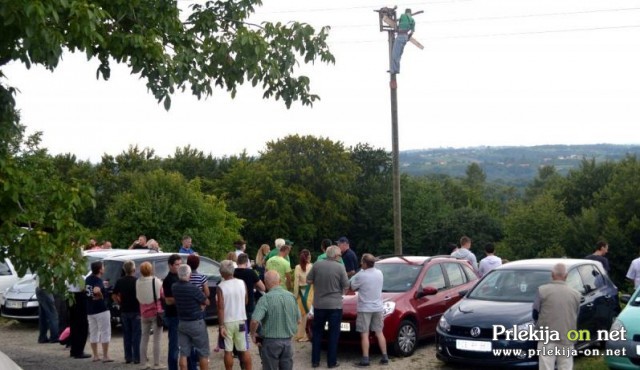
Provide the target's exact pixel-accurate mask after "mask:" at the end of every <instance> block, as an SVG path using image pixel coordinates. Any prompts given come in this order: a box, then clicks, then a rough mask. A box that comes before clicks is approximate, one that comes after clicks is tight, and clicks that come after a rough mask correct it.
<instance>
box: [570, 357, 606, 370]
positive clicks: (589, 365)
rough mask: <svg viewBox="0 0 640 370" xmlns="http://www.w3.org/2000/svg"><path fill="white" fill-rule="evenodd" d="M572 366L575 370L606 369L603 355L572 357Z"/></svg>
mask: <svg viewBox="0 0 640 370" xmlns="http://www.w3.org/2000/svg"><path fill="white" fill-rule="evenodd" d="M573 368H574V369H576V370H608V367H607V364H606V363H605V362H604V356H592V357H585V356H582V357H577V358H575V359H574V363H573Z"/></svg>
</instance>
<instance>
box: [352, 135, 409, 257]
mask: <svg viewBox="0 0 640 370" xmlns="http://www.w3.org/2000/svg"><path fill="white" fill-rule="evenodd" d="M351 160H352V161H353V162H354V163H355V164H356V165H357V166H358V167H359V168H360V171H359V173H358V176H357V177H356V180H355V186H354V194H355V196H356V197H357V199H358V201H357V203H356V205H355V209H354V212H353V217H352V225H351V228H350V229H349V231H348V232H347V233H346V234H347V235H349V239H351V240H352V242H353V243H354V247H356V246H357V250H358V252H359V253H364V252H371V253H374V254H376V255H379V254H386V253H390V252H393V212H392V210H393V198H392V195H393V193H392V182H391V153H390V152H387V151H385V150H384V149H381V148H378V149H375V148H373V147H371V146H370V145H368V144H362V143H360V144H357V145H356V146H355V147H354V148H353V149H352V150H351ZM402 189H403V191H404V190H405V189H404V187H403V188H402Z"/></svg>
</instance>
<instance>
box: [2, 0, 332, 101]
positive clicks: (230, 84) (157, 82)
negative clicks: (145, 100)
mask: <svg viewBox="0 0 640 370" xmlns="http://www.w3.org/2000/svg"><path fill="white" fill-rule="evenodd" d="M259 5H261V1H260V0H242V1H229V0H216V1H205V2H204V3H194V4H191V5H190V6H189V9H188V11H187V12H186V13H187V15H186V17H184V16H183V15H182V14H181V11H180V9H179V7H178V2H177V1H176V0H162V1H157V2H153V3H149V2H143V1H128V0H58V1H47V2H41V1H31V0H12V1H1V2H0V19H2V20H3V22H2V24H1V25H0V34H2V35H3V36H2V38H1V39H0V67H1V66H2V65H4V64H6V63H8V62H10V61H13V60H18V61H20V62H22V63H24V64H25V65H26V66H27V68H29V67H31V65H32V64H41V65H43V66H44V67H46V68H48V69H51V70H54V69H55V68H56V67H57V65H58V63H59V61H60V59H61V58H62V55H63V53H64V52H65V50H69V51H71V52H76V51H78V52H83V53H85V54H86V55H87V58H88V59H92V58H96V59H97V60H98V61H99V62H100V65H99V67H98V70H97V73H96V75H97V76H98V77H102V78H104V79H105V80H107V79H109V77H110V75H111V63H112V62H113V61H115V62H117V63H124V64H126V65H127V66H128V67H129V68H130V69H131V72H132V73H133V74H137V75H139V76H140V77H141V78H143V79H144V80H146V81H147V87H148V89H149V90H150V91H151V92H152V93H153V95H154V96H155V97H156V99H158V101H159V102H163V103H164V106H165V108H167V109H168V108H169V107H170V106H171V98H170V96H171V95H172V94H173V93H174V92H175V91H176V90H182V91H184V90H185V89H190V90H191V92H192V93H193V94H194V95H195V96H197V97H198V98H201V97H203V96H209V95H211V94H212V92H213V88H214V86H219V87H221V88H224V89H227V90H228V91H229V92H230V93H231V95H232V96H235V94H236V92H237V88H238V86H239V85H241V84H243V83H245V82H250V83H251V84H252V85H253V86H257V85H258V84H260V85H261V87H262V89H263V91H264V94H263V95H264V97H265V98H271V97H273V98H275V99H282V100H283V101H284V103H285V104H286V105H287V107H289V106H290V105H291V104H292V102H293V101H297V100H299V101H300V102H301V103H302V104H305V105H308V104H312V103H313V102H314V101H315V100H317V99H318V96H317V95H315V94H312V93H310V88H309V82H310V81H309V78H308V77H306V76H303V75H297V74H296V69H297V67H298V62H299V61H303V62H304V63H309V62H313V61H315V60H316V59H320V61H322V62H327V63H331V62H334V57H333V55H332V54H331V53H330V51H329V49H328V47H327V43H326V40H327V37H328V27H324V28H321V29H320V30H319V31H318V32H316V30H315V29H314V28H313V27H311V26H310V25H307V24H303V23H299V22H291V23H288V24H282V23H275V24H274V23H269V22H265V23H263V24H262V25H254V24H251V23H248V22H247V18H248V17H249V16H250V15H251V14H253V13H254V12H255V7H256V6H259Z"/></svg>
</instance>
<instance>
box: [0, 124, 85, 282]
mask: <svg viewBox="0 0 640 370" xmlns="http://www.w3.org/2000/svg"><path fill="white" fill-rule="evenodd" d="M21 134H22V128H21V129H20V130H19V131H18V137H15V138H11V140H10V142H13V143H17V144H18V145H17V146H13V145H8V146H7V145H4V146H3V147H2V148H3V149H4V150H6V151H10V152H11V153H12V154H13V155H11V156H5V157H4V158H2V157H0V189H2V191H0V246H2V248H0V253H3V256H6V257H8V258H9V259H11V260H12V261H13V263H14V265H15V266H16V269H17V270H18V274H19V275H23V274H25V273H26V272H27V270H31V271H34V272H36V271H37V273H38V275H39V277H40V282H41V284H42V285H43V286H48V287H49V288H51V289H53V290H55V291H56V292H58V293H63V292H65V291H66V286H65V284H64V282H65V279H61V277H65V278H68V280H67V281H70V282H71V281H73V282H77V280H78V279H79V278H81V277H82V273H83V269H84V264H79V263H75V264H74V261H76V262H78V261H79V259H80V257H81V255H80V253H79V249H78V247H79V246H80V244H81V243H82V242H83V240H84V239H85V238H86V232H85V229H84V227H83V226H82V225H81V224H80V223H79V222H78V221H76V220H77V217H78V215H79V213H80V212H82V210H83V209H85V208H86V207H88V206H90V205H91V204H92V194H93V191H92V189H91V188H90V187H89V186H88V185H86V184H83V183H81V182H79V181H75V180H73V179H65V181H62V180H61V179H60V177H59V176H58V171H57V169H56V166H55V165H54V161H53V159H52V158H51V157H50V156H49V155H48V153H47V151H46V150H45V149H41V148H40V147H39V143H40V134H39V133H38V134H35V135H33V136H31V137H29V138H27V140H24V141H21V140H20V139H19V138H21ZM5 144H6V142H5ZM3 149H0V150H3ZM5 153H6V152H5ZM61 256H64V257H68V258H64V259H63V260H64V261H65V263H60V261H61Z"/></svg>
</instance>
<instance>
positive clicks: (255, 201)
mask: <svg viewBox="0 0 640 370" xmlns="http://www.w3.org/2000/svg"><path fill="white" fill-rule="evenodd" d="M358 171H359V168H358V167H357V166H356V165H355V164H354V163H353V161H352V160H351V157H350V154H349V152H348V150H346V149H345V148H344V146H343V145H342V144H341V143H335V142H332V141H331V140H329V139H324V138H316V137H313V136H298V135H292V136H287V137H285V138H284V139H281V140H278V141H272V142H269V143H267V150H266V151H265V152H264V153H262V154H261V156H260V157H259V158H258V159H257V160H255V161H254V162H249V161H245V162H243V163H239V164H238V165H237V166H236V167H235V168H233V169H232V170H231V171H230V172H229V173H228V174H226V175H225V176H224V178H223V179H222V181H221V182H220V189H219V190H220V191H221V192H222V193H221V194H220V195H221V196H222V197H223V199H225V200H228V201H229V204H230V208H231V209H232V210H233V211H235V212H237V213H238V215H239V216H240V217H242V218H245V219H247V224H246V227H245V229H244V231H243V233H244V235H245V236H246V237H247V238H250V237H251V238H253V239H251V240H252V241H253V242H262V241H267V240H271V239H273V238H275V237H283V238H287V239H290V240H293V241H294V242H295V243H296V245H304V246H306V247H310V246H313V245H318V244H319V243H320V239H321V238H326V237H331V236H333V237H335V236H336V235H342V234H345V233H346V232H347V231H348V230H349V227H350V224H351V220H352V212H353V209H354V206H355V204H356V201H357V198H356V197H355V196H354V194H353V186H354V181H355V179H356V176H357V175H358Z"/></svg>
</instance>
